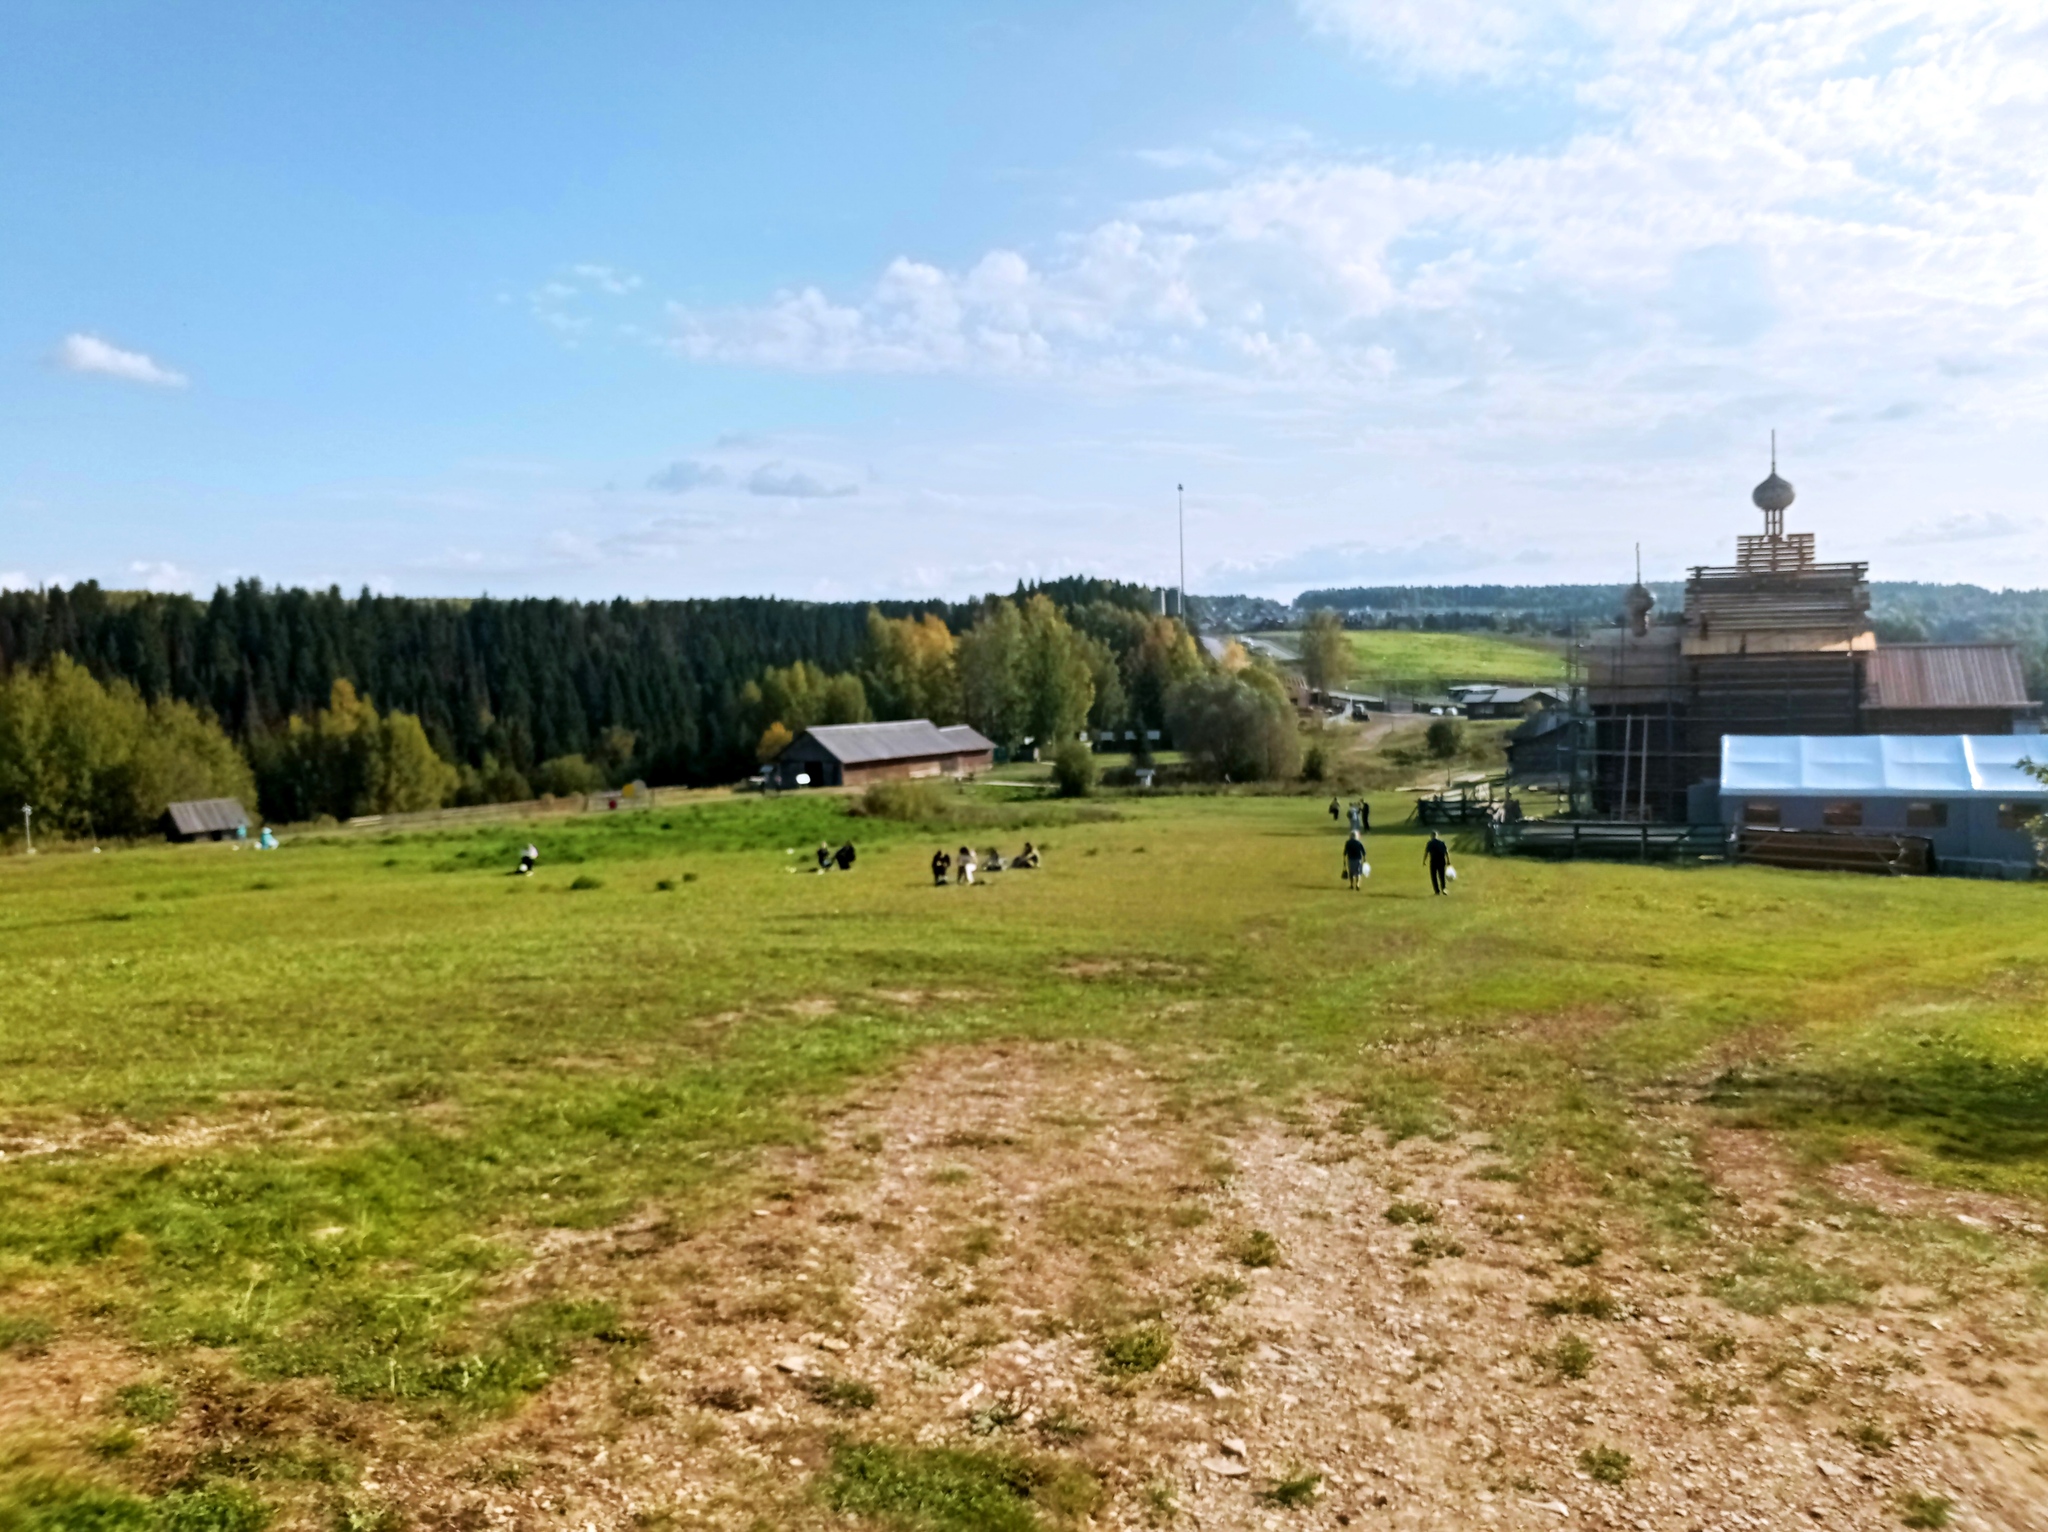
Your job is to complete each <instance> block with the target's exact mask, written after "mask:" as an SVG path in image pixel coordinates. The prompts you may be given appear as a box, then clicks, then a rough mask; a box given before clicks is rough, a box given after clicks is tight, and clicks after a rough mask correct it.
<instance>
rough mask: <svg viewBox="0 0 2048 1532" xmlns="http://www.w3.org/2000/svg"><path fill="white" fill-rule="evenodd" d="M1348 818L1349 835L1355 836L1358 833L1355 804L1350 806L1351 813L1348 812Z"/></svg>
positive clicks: (1356, 806)
mask: <svg viewBox="0 0 2048 1532" xmlns="http://www.w3.org/2000/svg"><path fill="white" fill-rule="evenodd" d="M1350 818H1351V833H1352V834H1353V835H1356V834H1357V833H1358V831H1359V823H1358V805H1357V804H1355V803H1354V804H1352V805H1351V811H1350Z"/></svg>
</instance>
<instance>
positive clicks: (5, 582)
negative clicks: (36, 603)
mask: <svg viewBox="0 0 2048 1532" xmlns="http://www.w3.org/2000/svg"><path fill="white" fill-rule="evenodd" d="M34 589H35V584H34V582H33V581H31V580H30V579H29V577H28V576H27V575H26V574H24V573H23V572H22V571H21V570H19V569H0V590H34Z"/></svg>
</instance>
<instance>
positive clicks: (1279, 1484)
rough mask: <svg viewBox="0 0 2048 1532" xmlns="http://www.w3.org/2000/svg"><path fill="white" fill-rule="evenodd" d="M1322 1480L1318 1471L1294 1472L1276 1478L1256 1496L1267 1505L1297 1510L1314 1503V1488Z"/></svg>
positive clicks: (1315, 1488)
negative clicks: (1281, 1477) (1282, 1477)
mask: <svg viewBox="0 0 2048 1532" xmlns="http://www.w3.org/2000/svg"><path fill="white" fill-rule="evenodd" d="M1322 1482H1323V1476H1322V1475H1321V1474H1319V1473H1307V1472H1295V1473H1291V1474H1289V1475H1288V1476H1287V1477H1286V1478H1284V1479H1277V1480H1275V1481H1274V1482H1273V1483H1272V1484H1270V1485H1268V1486H1267V1487H1266V1488H1264V1489H1262V1490H1260V1491H1259V1493H1258V1498H1259V1499H1260V1500H1261V1501H1263V1502H1264V1503H1265V1504H1267V1505H1277V1506H1279V1507H1281V1508H1282V1509H1283V1510H1299V1509H1300V1508H1301V1507H1303V1506H1307V1505H1314V1504H1315V1502H1316V1490H1317V1487H1318V1486H1319V1485H1321V1484H1322Z"/></svg>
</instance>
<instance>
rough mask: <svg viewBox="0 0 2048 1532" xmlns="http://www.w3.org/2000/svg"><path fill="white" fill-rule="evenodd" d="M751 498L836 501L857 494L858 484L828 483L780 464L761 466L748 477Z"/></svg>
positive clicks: (748, 489) (858, 490)
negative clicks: (774, 496)
mask: <svg viewBox="0 0 2048 1532" xmlns="http://www.w3.org/2000/svg"><path fill="white" fill-rule="evenodd" d="M747 493H748V494H750V495H778V496H782V497H783V498H786V499H790V500H837V499H841V498H843V497H845V496H847V495H857V494H859V493H860V486H859V485H858V484H846V483H837V484H828V483H826V482H825V481H824V480H823V479H819V478H816V477H814V476H812V475H811V474H808V473H804V472H802V471H801V470H799V469H793V468H785V467H783V466H782V465H781V464H780V463H763V464H762V465H761V466H760V467H759V468H756V469H755V470H754V471H753V473H752V474H750V475H749V476H748V478H747Z"/></svg>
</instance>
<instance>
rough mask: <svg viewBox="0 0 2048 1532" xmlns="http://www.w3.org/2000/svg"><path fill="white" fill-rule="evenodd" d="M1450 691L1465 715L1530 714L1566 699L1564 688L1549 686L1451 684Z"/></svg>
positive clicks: (1521, 716)
mask: <svg viewBox="0 0 2048 1532" xmlns="http://www.w3.org/2000/svg"><path fill="white" fill-rule="evenodd" d="M1450 694H1451V701H1453V702H1454V703H1456V704H1457V705H1458V707H1459V708H1460V709H1461V710H1462V711H1463V712H1464V714H1465V716H1466V717H1467V718H1529V717H1533V716H1534V715H1535V714H1537V713H1540V712H1542V711H1543V710H1544V709H1545V708H1550V707H1562V706H1563V705H1564V703H1565V701H1566V700H1567V698H1566V693H1565V690H1564V688H1562V687H1549V686H1453V687H1452V688H1451V689H1450Z"/></svg>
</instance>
